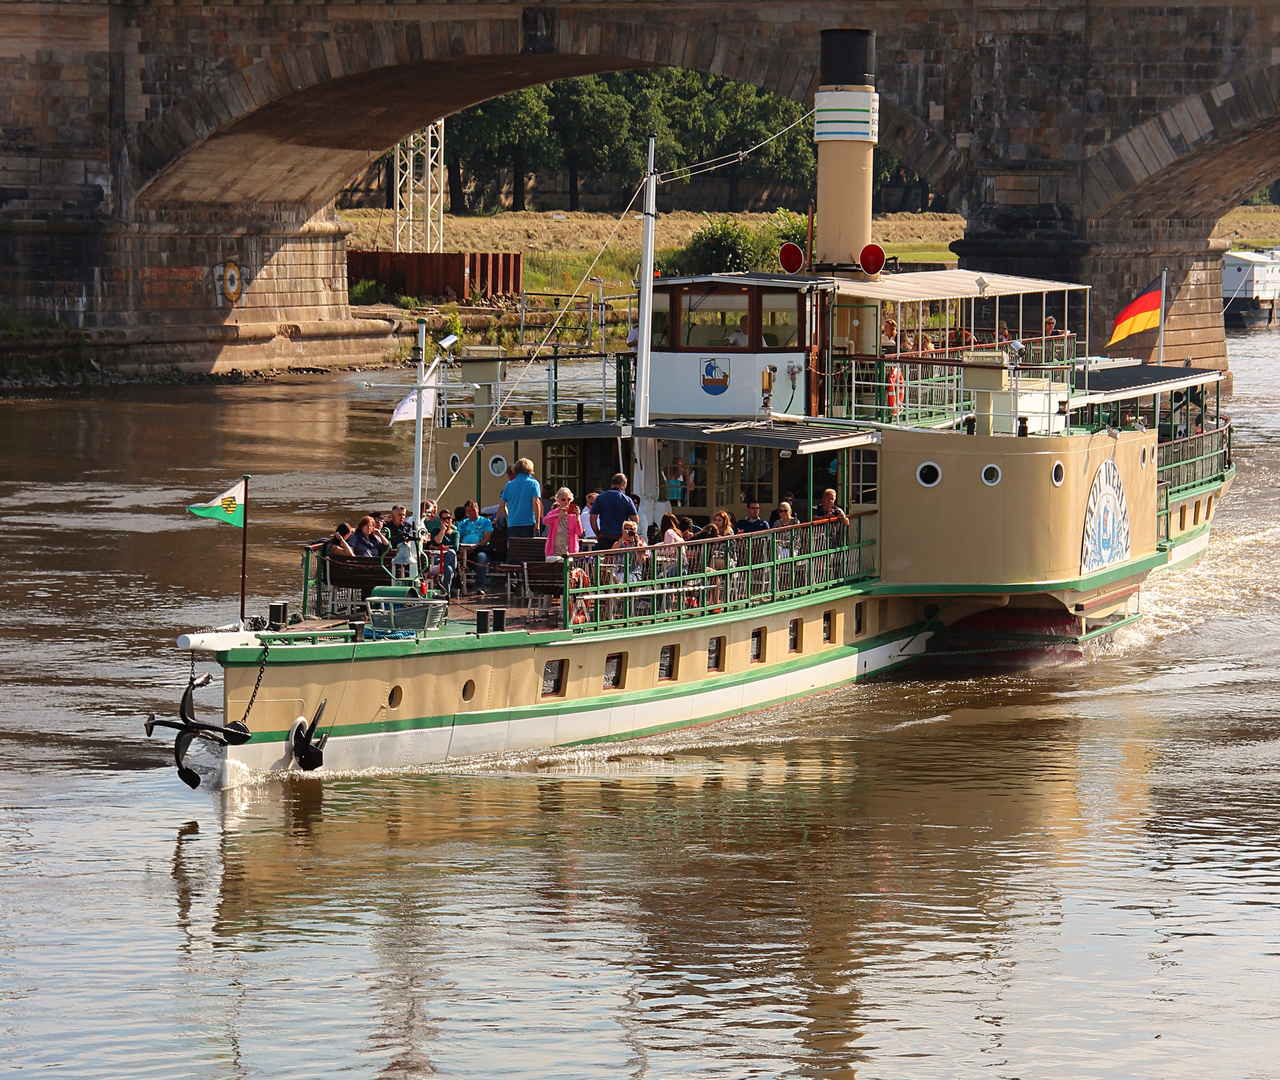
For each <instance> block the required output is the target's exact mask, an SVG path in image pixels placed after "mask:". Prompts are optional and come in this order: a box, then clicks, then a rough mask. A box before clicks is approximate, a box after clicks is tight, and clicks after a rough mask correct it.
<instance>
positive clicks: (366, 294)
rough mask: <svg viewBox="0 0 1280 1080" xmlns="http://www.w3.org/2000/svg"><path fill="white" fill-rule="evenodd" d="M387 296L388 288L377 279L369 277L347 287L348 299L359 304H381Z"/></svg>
mask: <svg viewBox="0 0 1280 1080" xmlns="http://www.w3.org/2000/svg"><path fill="white" fill-rule="evenodd" d="M386 298H387V293H386V290H385V289H384V288H383V287H382V286H381V285H379V284H378V283H377V282H376V281H370V280H369V279H368V278H365V279H364V280H363V281H357V282H356V283H355V284H354V285H352V286H350V287H349V288H348V289H347V300H348V301H349V302H350V303H352V304H356V305H357V306H359V305H363V304H381V303H382V302H383V301H384V300H385V299H386Z"/></svg>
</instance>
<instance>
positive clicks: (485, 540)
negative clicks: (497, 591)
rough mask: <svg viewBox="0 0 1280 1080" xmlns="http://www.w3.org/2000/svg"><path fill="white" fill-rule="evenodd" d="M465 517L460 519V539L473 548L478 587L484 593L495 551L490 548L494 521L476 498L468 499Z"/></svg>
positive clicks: (471, 556) (470, 556)
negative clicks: (479, 505)
mask: <svg viewBox="0 0 1280 1080" xmlns="http://www.w3.org/2000/svg"><path fill="white" fill-rule="evenodd" d="M462 510H463V517H462V518H460V519H459V521H458V541H459V543H461V544H466V545H467V546H468V547H470V548H471V552H470V555H469V558H470V560H471V564H472V565H473V566H474V567H475V568H476V589H477V591H478V592H479V593H480V594H481V595H484V589H485V585H487V584H488V574H489V559H490V558H491V557H492V555H493V552H492V551H490V550H489V541H490V540H492V539H493V522H491V521H490V520H489V519H488V518H487V517H485V516H483V515H482V514H481V513H480V509H479V507H477V506H476V502H475V500H474V499H468V500H467V501H466V504H465V505H464V506H463V508H462Z"/></svg>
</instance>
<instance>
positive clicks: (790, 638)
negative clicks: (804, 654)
mask: <svg viewBox="0 0 1280 1080" xmlns="http://www.w3.org/2000/svg"><path fill="white" fill-rule="evenodd" d="M803 634H804V624H803V623H802V622H801V621H800V620H799V619H792V620H791V622H790V624H789V625H788V626H787V652H800V650H801V649H802V648H803V647H804V642H803V636H802V635H803Z"/></svg>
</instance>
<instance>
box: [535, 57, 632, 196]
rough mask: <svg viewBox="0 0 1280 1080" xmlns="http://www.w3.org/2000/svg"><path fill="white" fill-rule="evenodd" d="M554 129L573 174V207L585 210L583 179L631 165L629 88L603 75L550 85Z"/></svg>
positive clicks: (570, 194)
mask: <svg viewBox="0 0 1280 1080" xmlns="http://www.w3.org/2000/svg"><path fill="white" fill-rule="evenodd" d="M549 89H550V94H549V98H548V106H549V109H550V113H551V119H550V125H549V126H550V129H551V132H552V133H553V134H554V135H555V137H556V140H557V143H558V145H559V155H558V156H559V158H560V161H561V163H562V164H563V166H564V168H565V170H566V171H567V172H568V173H569V209H570V210H577V209H578V208H579V206H580V185H581V182H582V181H583V180H600V179H602V178H603V176H604V174H605V173H606V172H608V171H610V169H612V168H614V167H615V166H617V165H618V164H620V163H624V162H625V161H626V156H627V153H626V149H625V148H626V147H627V146H628V145H629V143H630V141H631V139H632V134H631V112H632V107H631V102H630V101H629V100H628V98H627V97H626V95H625V93H624V92H623V91H624V86H623V85H621V84H619V83H617V82H611V81H610V80H609V79H608V78H607V77H605V76H601V75H584V76H582V77H580V78H577V79H564V80H562V81H561V82H557V83H552V84H551V86H550V88H549Z"/></svg>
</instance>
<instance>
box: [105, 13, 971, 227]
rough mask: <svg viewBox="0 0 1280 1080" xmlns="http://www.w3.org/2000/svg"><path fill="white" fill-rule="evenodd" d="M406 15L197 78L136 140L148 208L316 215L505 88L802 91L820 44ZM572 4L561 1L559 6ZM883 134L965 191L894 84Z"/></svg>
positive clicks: (955, 193)
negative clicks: (385, 162) (614, 84)
mask: <svg viewBox="0 0 1280 1080" xmlns="http://www.w3.org/2000/svg"><path fill="white" fill-rule="evenodd" d="M529 10H541V9H526V11H525V14H524V17H523V18H504V19H454V20H449V21H448V22H430V21H421V22H397V23H393V24H389V25H369V26H366V27H365V28H364V29H362V30H359V31H356V32H352V33H349V34H345V35H343V36H342V37H340V38H339V37H334V38H332V39H330V40H326V41H324V42H320V43H313V44H309V45H304V46H300V47H298V48H295V49H293V50H291V51H288V52H285V53H282V54H280V55H278V56H272V57H268V58H265V59H261V60H259V61H257V62H256V63H253V64H250V65H248V66H246V67H244V68H242V69H240V70H238V71H235V72H232V73H229V74H226V75H223V76H221V77H219V78H217V79H215V80H213V81H212V82H210V83H208V84H207V85H205V86H203V87H201V88H199V89H195V90H193V91H192V92H191V93H189V94H188V95H187V96H185V97H183V98H182V99H181V100H179V101H177V102H175V103H174V104H173V106H172V107H170V108H168V109H167V110H165V111H164V112H163V113H162V114H161V115H160V116H158V117H157V118H155V119H154V120H152V121H150V122H149V123H147V124H145V125H144V126H142V127H141V128H140V129H139V130H138V131H137V133H136V134H135V135H134V137H133V138H132V139H131V140H130V142H129V145H128V154H127V159H128V163H129V168H128V177H127V179H128V184H127V187H128V193H129V195H130V197H131V200H132V202H133V203H134V205H135V206H136V207H137V208H138V209H141V210H146V209H149V208H152V209H158V208H159V207H161V206H165V207H172V206H173V205H174V204H187V205H201V206H211V207H226V208H228V209H230V208H232V207H238V208H241V209H242V210H243V209H245V208H251V207H254V206H259V207H265V206H273V207H286V206H287V207H291V208H294V210H295V212H296V213H297V215H298V216H300V217H302V218H305V217H307V216H309V215H310V214H313V213H314V212H316V211H317V210H319V209H320V208H321V207H323V206H324V205H325V204H326V203H327V202H328V201H329V200H331V199H332V198H333V197H334V195H335V194H336V193H337V192H338V191H339V190H341V188H342V187H343V185H344V184H345V183H346V182H348V181H349V179H350V178H351V177H352V176H354V175H356V174H357V173H359V171H360V170H361V169H363V168H364V167H365V166H366V165H367V164H368V162H369V161H370V160H372V159H373V158H376V157H377V156H378V155H380V154H381V153H382V152H383V151H384V150H385V149H386V148H387V147H388V146H391V145H393V144H394V143H396V142H397V141H399V140H400V139H401V138H403V137H404V136H405V135H407V134H409V133H410V132H413V131H417V130H419V129H421V128H423V127H425V126H426V125H427V124H428V123H430V122H431V121H433V120H436V119H438V118H439V117H441V116H447V115H449V114H451V113H454V112H457V111H459V110H461V109H464V108H466V107H468V106H470V105H473V104H476V103H478V102H480V101H484V100H487V99H488V98H491V97H496V96H498V95H501V94H504V93H508V92H510V91H512V90H518V89H521V88H523V87H526V86H531V85H535V84H538V83H545V82H551V81H554V80H557V79H562V78H570V77H574V76H578V75H587V74H593V73H600V72H605V71H619V70H625V69H634V68H644V67H664V66H672V67H686V68H692V69H695V70H700V71H705V72H708V73H710V74H714V75H720V76H723V77H725V78H729V79H738V80H741V81H744V82H749V83H753V84H754V85H756V86H758V87H761V88H762V89H766V90H770V91H772V92H774V93H777V94H780V95H783V96H786V97H791V98H793V99H796V100H800V101H804V100H805V99H807V98H811V97H812V94H813V91H814V89H815V88H816V78H817V71H816V50H810V51H811V52H813V54H814V55H812V56H809V55H808V53H798V52H797V50H795V49H793V48H788V47H784V46H779V45H776V44H766V43H762V42H757V41H752V40H750V39H749V38H748V37H747V36H746V35H743V36H741V37H738V36H734V35H733V34H732V33H730V32H726V30H725V29H723V28H719V27H714V28H711V29H703V30H698V29H696V28H695V27H693V26H691V25H685V26H681V25H679V24H678V23H664V24H662V25H657V24H654V23H648V22H645V23H636V22H630V21H626V20H614V21H600V20H592V19H577V18H574V17H573V16H571V15H561V16H560V17H559V18H556V19H554V20H553V22H552V25H551V26H550V27H547V26H546V25H545V24H544V25H542V26H534V27H533V28H531V27H530V26H529V17H528V11H529ZM561 10H563V9H561ZM881 144H882V145H883V146H884V147H885V149H886V150H887V151H888V152H889V153H891V154H893V155H894V156H895V157H897V158H898V159H899V160H900V161H902V162H903V163H904V164H905V165H907V166H908V167H910V168H911V169H913V170H914V171H915V172H916V173H917V174H919V175H920V176H921V177H923V178H924V179H925V180H926V181H928V183H929V185H930V186H931V187H932V188H933V189H934V190H936V191H940V192H941V193H942V194H944V195H945V196H946V197H947V199H948V201H949V202H950V203H951V205H953V206H960V207H963V206H964V204H965V202H966V192H965V190H964V183H965V167H966V156H965V154H964V153H963V152H961V151H960V150H958V149H957V148H956V146H955V145H954V143H952V142H951V140H949V139H948V138H946V137H945V136H944V135H942V134H941V133H940V132H939V131H937V130H936V129H935V128H934V127H931V126H929V125H927V124H925V123H924V122H923V121H921V120H920V119H919V118H917V117H916V116H914V115H913V114H912V113H911V112H909V111H908V110H906V109H904V108H899V107H898V106H897V105H896V104H895V103H894V102H893V100H892V99H891V98H890V97H887V96H885V95H883V94H882V103H881Z"/></svg>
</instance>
